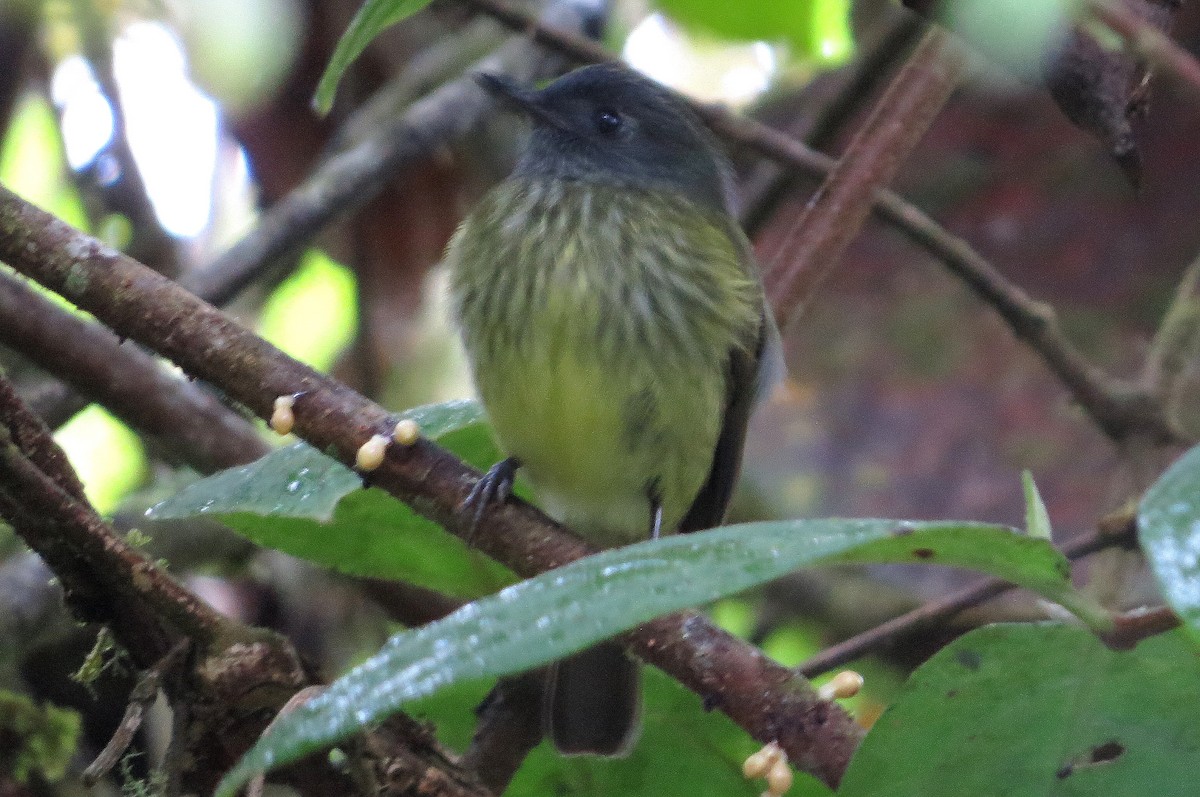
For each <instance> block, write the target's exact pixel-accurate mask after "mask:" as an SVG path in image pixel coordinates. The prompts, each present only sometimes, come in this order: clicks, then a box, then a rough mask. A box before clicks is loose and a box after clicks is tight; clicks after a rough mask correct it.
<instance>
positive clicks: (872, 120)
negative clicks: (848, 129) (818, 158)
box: [765, 28, 966, 328]
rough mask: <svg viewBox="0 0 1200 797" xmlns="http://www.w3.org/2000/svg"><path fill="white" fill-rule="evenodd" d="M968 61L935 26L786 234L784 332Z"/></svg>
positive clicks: (778, 266) (772, 288) (770, 278)
mask: <svg viewBox="0 0 1200 797" xmlns="http://www.w3.org/2000/svg"><path fill="white" fill-rule="evenodd" d="M965 63H966V57H965V56H964V55H963V53H962V51H961V49H960V48H959V47H957V46H956V45H955V44H954V43H953V42H951V41H950V39H949V37H948V35H947V34H946V33H943V32H942V31H940V30H938V29H937V28H930V29H929V30H928V31H927V32H926V33H925V36H924V38H922V40H921V42H920V44H918V45H917V48H916V50H915V51H914V52H913V54H912V56H911V57H910V58H909V59H908V62H907V63H906V64H905V65H904V68H903V69H901V70H900V72H899V74H897V75H896V77H895V79H894V80H893V81H892V82H891V84H890V85H889V86H888V89H887V91H886V92H885V93H884V95H883V97H882V98H880V100H879V102H878V103H877V104H876V105H875V107H874V108H873V109H872V111H871V115H870V117H868V119H867V121H866V123H865V124H864V125H863V127H862V128H861V129H860V130H859V131H858V132H857V133H856V134H855V136H854V139H853V140H852V141H851V142H850V145H849V146H848V147H847V148H846V153H845V155H843V156H842V158H841V159H840V160H838V162H837V165H836V166H834V168H833V170H832V171H830V172H829V175H828V176H827V177H826V178H825V182H824V184H823V185H822V186H821V190H820V191H819V192H817V195H816V197H814V198H813V200H812V201H811V202H809V204H808V206H807V207H806V208H805V210H804V212H803V213H802V214H801V215H800V217H799V218H798V219H797V220H796V223H795V224H793V225H792V227H791V229H790V230H788V232H787V234H786V235H785V236H784V240H783V243H782V244H780V246H779V250H778V251H779V255H778V257H777V258H776V261H775V262H774V263H773V264H772V265H771V267H770V268H769V269H768V270H767V273H766V276H765V282H766V287H767V295H768V296H769V297H771V304H772V305H773V306H774V310H775V317H776V318H777V319H779V323H780V325H781V328H786V327H787V326H788V324H790V323H791V322H792V321H794V320H795V319H796V318H798V317H799V316H800V315H802V314H803V312H804V308H805V306H806V304H807V303H808V301H810V300H811V298H812V297H813V295H814V294H815V293H816V291H817V290H818V289H819V288H820V286H821V284H822V283H823V282H824V281H825V279H826V278H827V277H828V276H829V274H830V273H831V272H832V271H833V269H834V268H835V267H836V266H837V264H838V263H839V262H840V261H841V258H842V254H843V252H845V250H846V247H847V246H848V245H849V243H850V241H851V240H853V238H854V236H856V235H857V234H858V231H859V230H860V229H861V227H862V223H863V222H864V221H865V220H866V218H867V215H868V214H869V213H870V211H871V206H872V205H873V204H874V202H875V194H876V193H877V192H878V191H879V190H880V189H882V188H884V187H886V186H887V184H888V183H890V182H891V180H892V177H893V176H894V175H895V173H896V170H897V169H899V168H900V165H901V164H902V163H904V161H905V160H906V159H907V158H908V156H909V154H910V153H911V152H912V150H913V148H914V147H916V145H917V143H918V142H919V141H920V140H921V138H922V137H923V136H924V135H925V131H926V130H927V129H929V125H930V124H931V123H932V122H933V119H934V117H935V116H937V114H938V112H939V111H940V110H941V109H942V106H943V105H944V104H945V102H946V100H948V99H949V98H950V93H951V92H952V91H953V90H954V88H955V86H957V85H958V81H959V78H960V77H961V75H962V71H963V68H964V66H965Z"/></svg>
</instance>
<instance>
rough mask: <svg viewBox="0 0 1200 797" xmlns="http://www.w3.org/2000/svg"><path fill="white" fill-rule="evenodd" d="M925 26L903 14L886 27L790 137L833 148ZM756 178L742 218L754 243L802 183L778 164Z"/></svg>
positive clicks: (819, 147)
mask: <svg viewBox="0 0 1200 797" xmlns="http://www.w3.org/2000/svg"><path fill="white" fill-rule="evenodd" d="M924 27H925V22H924V21H923V20H922V19H921V18H920V17H918V16H917V15H916V14H907V13H900V14H899V17H898V18H897V19H895V20H888V21H887V29H886V30H885V31H883V33H882V34H881V35H879V34H877V35H875V36H874V37H873V39H874V40H873V41H864V42H860V47H861V48H862V50H863V51H864V52H865V56H863V57H862V58H859V59H858V60H857V61H856V62H855V63H854V65H853V66H852V67H850V68H847V69H846V70H844V72H845V74H840V75H839V78H840V80H841V85H840V87H839V88H838V89H837V90H836V93H835V94H834V96H833V97H832V98H831V99H829V100H828V102H826V103H825V105H824V107H823V108H822V109H821V111H820V114H819V115H818V116H817V117H816V118H815V119H813V120H812V121H811V126H809V127H808V128H807V129H803V130H802V129H797V128H799V127H801V126H800V125H797V126H795V127H793V126H791V125H789V128H788V133H789V134H790V135H792V136H795V137H797V138H799V139H801V140H803V141H804V143H805V144H806V145H808V146H809V147H812V148H813V149H815V150H825V149H828V148H829V147H831V146H832V145H833V143H834V141H835V140H836V139H837V137H838V136H839V135H840V134H841V132H842V130H843V128H844V126H845V125H846V123H847V122H848V121H849V120H850V119H851V118H852V117H853V116H854V115H855V114H857V113H858V111H859V109H860V108H861V107H862V105H863V104H864V103H865V102H866V100H867V99H868V98H869V97H871V96H873V95H874V94H875V92H876V90H877V88H878V86H880V85H882V84H883V83H884V81H885V80H886V79H887V77H888V76H889V75H891V74H892V72H893V71H895V69H896V68H897V67H898V66H899V65H900V64H902V63H903V60H902V59H903V58H904V57H905V56H907V54H908V52H909V51H910V50H911V49H912V44H913V42H914V41H915V40H916V39H917V37H918V36H919V35H920V34H921V32H922V31H923V30H924ZM762 170H766V172H767V173H766V174H761V175H759V174H756V175H753V176H751V178H750V179H749V180H748V182H749V183H750V186H751V187H750V189H748V190H747V198H746V199H745V200H744V202H743V205H744V209H743V210H742V212H741V214H740V221H741V224H742V228H743V229H744V230H745V231H746V235H747V236H749V237H750V239H751V240H754V239H755V238H756V237H757V235H758V232H759V231H760V230H761V229H762V228H763V227H764V226H765V225H766V223H767V222H768V221H769V220H770V218H771V217H772V216H773V215H774V213H775V211H776V210H777V209H778V208H779V206H780V204H781V203H782V202H783V201H784V199H785V198H787V197H788V196H790V195H791V193H792V192H793V191H794V190H795V189H796V187H797V184H798V183H799V182H800V179H799V175H797V174H796V173H795V172H794V171H792V170H790V169H783V168H780V166H779V165H778V164H776V163H775V162H773V161H768V162H766V163H763V164H761V165H760V166H759V169H758V171H762Z"/></svg>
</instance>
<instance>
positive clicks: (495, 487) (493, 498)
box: [462, 457, 521, 543]
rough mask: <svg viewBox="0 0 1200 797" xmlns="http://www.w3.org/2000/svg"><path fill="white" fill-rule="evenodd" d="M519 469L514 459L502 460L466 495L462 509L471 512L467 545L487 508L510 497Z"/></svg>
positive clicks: (516, 460) (517, 462)
mask: <svg viewBox="0 0 1200 797" xmlns="http://www.w3.org/2000/svg"><path fill="white" fill-rule="evenodd" d="M520 467H521V462H520V460H518V459H517V458H516V457H508V458H507V459H502V460H500V461H499V462H497V463H496V464H495V465H493V466H492V467H491V468H489V469H488V472H487V473H485V474H483V477H482V478H480V480H479V481H477V482H475V486H474V487H472V488H471V492H469V493H467V497H466V498H465V499H463V502H462V508H463V509H464V510H466V511H471V512H472V514H471V528H470V529H469V530H468V532H467V542H468V543H470V541H471V540H472V539H473V538H474V537H475V530H476V529H477V528H479V521H480V520H481V519H482V518H483V513H484V512H485V511H487V508H488V507H490V506H492V505H493V504H502V503H504V502H505V501H507V500H508V497H509V496H510V495H512V489H513V482H514V480H515V479H516V476H517V469H518V468H520ZM472 510H473V511H472Z"/></svg>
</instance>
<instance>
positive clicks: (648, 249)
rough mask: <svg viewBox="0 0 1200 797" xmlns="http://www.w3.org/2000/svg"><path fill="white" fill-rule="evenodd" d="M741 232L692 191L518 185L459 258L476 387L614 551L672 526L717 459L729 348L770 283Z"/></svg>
mask: <svg viewBox="0 0 1200 797" xmlns="http://www.w3.org/2000/svg"><path fill="white" fill-rule="evenodd" d="M738 236H740V233H739V232H737V231H736V230H735V229H733V228H732V225H731V224H729V223H728V222H727V220H723V219H722V218H719V217H717V216H716V215H714V213H713V212H712V211H709V210H706V209H705V208H702V207H701V206H700V205H698V204H696V203H694V202H691V201H689V200H688V199H687V198H686V197H682V196H678V195H673V194H670V193H667V192H662V191H656V190H653V189H638V188H630V187H628V186H617V185H609V184H605V183H596V182H586V181H577V180H568V179H559V180H547V179H539V180H525V179H519V178H514V179H510V180H508V181H506V182H504V183H502V184H501V185H500V186H498V187H497V188H496V189H494V190H493V191H492V192H491V193H490V194H488V196H487V197H485V199H484V200H483V201H482V202H481V204H480V205H479V207H478V208H476V210H475V211H474V212H473V213H472V215H471V217H470V218H469V219H468V220H467V221H466V222H465V223H464V225H463V226H462V228H461V229H460V230H459V232H458V233H457V235H456V236H455V238H454V240H453V241H452V243H451V245H450V248H449V250H448V263H449V266H450V273H451V294H452V300H453V304H454V306H455V310H456V311H457V314H458V318H459V323H460V325H461V327H462V331H463V338H464V342H465V345H466V348H467V354H468V357H469V359H470V362H471V366H472V370H473V373H474V378H475V383H476V387H477V389H478V391H479V394H480V398H481V399H482V401H483V404H484V407H485V409H486V411H487V414H488V416H489V419H490V420H491V423H492V425H493V428H494V429H495V433H496V435H497V437H498V439H499V443H500V445H501V447H502V448H503V449H504V450H505V451H506V453H508V454H509V455H510V456H515V457H517V458H518V459H520V461H521V463H522V466H523V468H524V469H525V473H526V475H527V476H528V478H529V480H530V482H531V484H532V485H533V487H534V489H535V491H536V492H537V494H538V497H539V499H540V501H541V502H542V504H543V506H544V507H545V508H546V510H547V511H548V512H549V513H550V514H551V515H553V516H555V517H557V518H558V519H559V520H561V521H563V522H565V523H567V524H568V525H569V526H571V527H573V528H576V529H577V530H578V531H580V532H581V533H583V534H585V535H587V536H588V537H589V538H591V539H592V540H593V541H594V542H596V543H597V544H601V545H618V544H625V543H628V542H632V541H635V540H638V539H642V538H644V537H645V536H646V535H647V534H648V531H649V528H650V498H651V491H653V492H654V493H655V494H656V495H655V497H657V498H658V499H659V500H661V503H662V507H663V530H664V531H673V530H674V528H675V526H676V525H677V524H678V522H679V521H680V519H681V518H682V517H683V515H684V513H685V512H686V511H687V509H688V507H689V506H690V505H691V503H692V501H693V499H694V498H695V496H696V494H697V492H698V491H699V489H700V487H701V485H702V484H703V483H704V480H705V478H706V476H707V475H708V472H709V469H710V466H711V464H712V458H713V451H714V448H715V446H716V443H717V438H718V435H719V434H720V430H721V424H722V418H723V410H724V405H725V402H726V401H727V396H728V384H727V380H728V379H729V378H730V377H729V361H730V354H731V352H732V351H734V350H736V349H739V348H740V349H743V350H746V351H753V349H754V347H755V346H756V345H757V341H758V334H759V329H760V324H761V319H762V312H763V309H762V294H761V288H760V286H759V283H758V281H757V279H756V278H755V276H754V274H753V273H752V272H751V269H752V267H753V266H752V264H751V263H750V262H749V255H748V248H747V247H746V245H745V241H744V239H740V238H739V237H738Z"/></svg>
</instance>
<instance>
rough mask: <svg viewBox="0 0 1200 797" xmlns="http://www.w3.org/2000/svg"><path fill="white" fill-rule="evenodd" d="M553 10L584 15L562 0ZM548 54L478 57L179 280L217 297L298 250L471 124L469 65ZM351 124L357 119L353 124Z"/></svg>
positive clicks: (476, 114)
mask: <svg viewBox="0 0 1200 797" xmlns="http://www.w3.org/2000/svg"><path fill="white" fill-rule="evenodd" d="M551 12H552V13H553V14H554V18H556V19H558V20H560V21H562V20H564V19H570V20H572V21H573V22H576V23H578V24H581V23H582V20H581V18H580V15H579V14H578V12H572V11H571V10H570V9H569V8H568V7H567V6H565V5H564V4H556V5H554V6H552V7H551ZM553 63H554V59H552V58H551V59H548V58H547V57H545V56H540V57H531V56H530V52H529V47H528V45H527V44H526V43H525V42H523V41H519V40H518V41H512V42H509V43H508V44H506V45H504V46H503V47H501V48H500V49H499V50H497V51H496V52H495V53H493V54H492V55H489V56H487V57H486V58H483V59H482V60H480V61H479V62H478V63H477V64H476V65H475V66H474V67H472V68H471V69H470V70H468V74H465V75H463V76H462V77H460V78H459V79H457V80H454V81H451V82H449V83H446V84H445V85H443V86H441V87H440V88H438V89H437V90H436V91H433V92H432V93H430V94H429V95H427V96H425V97H423V98H421V99H420V100H418V101H416V102H414V103H413V104H412V105H411V106H410V107H409V108H408V110H407V111H406V112H405V113H404V114H403V115H401V116H398V117H390V118H388V119H387V120H386V122H387V123H386V124H383V125H377V126H375V127H374V128H373V129H371V130H370V132H369V134H368V133H367V132H362V133H361V134H359V135H358V136H357V137H356V140H355V141H353V143H351V144H350V146H349V147H348V148H347V149H345V150H343V151H341V152H338V153H337V154H335V155H333V156H331V157H330V158H329V159H328V160H326V161H325V162H324V163H323V164H322V165H321V166H320V167H319V168H318V169H317V170H316V171H315V172H313V173H312V174H311V175H309V177H308V178H307V179H306V180H305V181H304V182H303V183H301V184H300V185H299V186H297V187H296V188H294V189H292V190H291V191H290V192H289V193H288V194H287V196H285V197H283V198H282V199H281V200H279V201H278V202H277V203H275V205H273V206H272V207H271V209H270V210H268V211H267V212H266V213H264V214H263V215H262V217H261V218H260V219H259V221H258V224H257V225H255V227H254V229H253V230H251V231H250V232H249V233H247V234H246V236H245V237H244V238H242V239H241V240H240V241H238V242H237V243H236V244H234V245H233V246H232V247H230V248H229V249H228V250H227V251H226V252H225V253H224V254H222V255H221V256H220V257H218V258H217V259H216V260H214V261H213V262H211V263H210V264H208V265H207V266H206V267H204V268H201V269H198V270H197V271H195V272H193V273H192V274H189V275H187V276H186V277H185V278H184V280H183V284H184V286H185V287H187V288H188V289H189V290H190V291H192V292H193V293H195V294H196V295H197V296H199V297H201V298H202V299H204V300H206V301H208V302H211V303H213V304H216V305H223V304H225V303H226V302H227V301H228V300H229V299H231V298H232V297H234V296H236V295H237V294H238V293H240V292H241V290H242V289H243V288H245V287H246V286H247V285H249V284H250V283H251V282H252V281H253V280H254V279H255V277H256V276H257V275H258V274H260V273H261V272H262V271H263V270H264V269H265V268H267V267H269V266H270V265H271V264H272V263H274V262H275V261H276V260H277V259H278V258H281V257H283V256H285V255H288V254H290V253H293V252H296V251H297V250H299V249H300V248H301V247H303V246H305V245H307V244H308V243H309V242H311V241H312V240H313V239H314V238H315V237H316V236H317V235H318V234H319V233H320V232H321V231H322V230H323V229H324V228H325V227H327V226H328V225H329V224H331V223H333V222H334V221H336V220H338V219H340V218H343V217H345V216H346V215H347V214H348V213H350V212H351V211H353V210H356V209H358V208H360V207H362V206H363V205H364V204H366V203H367V202H369V201H370V200H371V199H373V198H374V197H376V196H378V194H379V193H380V192H381V191H382V190H383V189H384V188H385V187H386V186H387V185H388V184H389V183H390V182H391V181H392V180H393V179H394V178H395V176H396V174H397V173H398V172H399V171H400V170H402V169H403V168H404V167H405V166H407V165H409V164H411V163H413V162H415V161H417V160H420V159H422V158H425V157H427V156H429V155H431V154H433V153H434V152H435V151H437V150H438V149H440V148H442V147H445V146H446V145H447V144H451V143H453V142H455V141H457V140H459V139H461V138H462V137H463V136H464V135H466V134H467V133H468V132H469V131H470V130H472V129H473V128H474V127H475V126H476V125H477V124H478V123H479V121H480V120H481V119H483V117H484V115H485V114H486V113H487V112H488V111H489V110H490V109H491V108H492V105H493V100H492V99H491V98H489V97H488V96H487V95H486V94H485V93H484V92H483V91H482V90H480V88H479V87H478V86H477V85H476V84H475V81H474V79H473V77H472V76H471V74H470V73H473V72H475V71H492V72H496V71H498V72H505V73H509V74H514V75H517V76H519V77H522V78H530V79H531V78H534V77H537V76H540V75H542V74H543V71H544V70H546V69H547V68H548V67H550V66H552V65H553ZM355 126H356V127H357V125H355Z"/></svg>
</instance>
